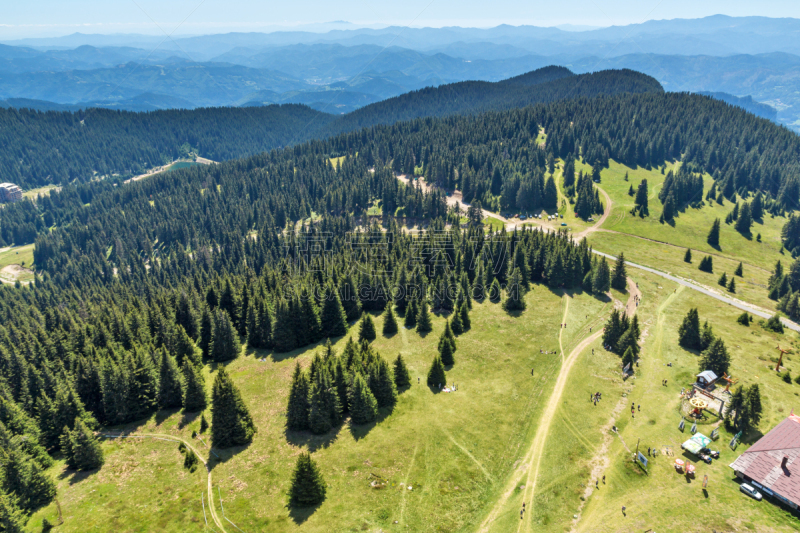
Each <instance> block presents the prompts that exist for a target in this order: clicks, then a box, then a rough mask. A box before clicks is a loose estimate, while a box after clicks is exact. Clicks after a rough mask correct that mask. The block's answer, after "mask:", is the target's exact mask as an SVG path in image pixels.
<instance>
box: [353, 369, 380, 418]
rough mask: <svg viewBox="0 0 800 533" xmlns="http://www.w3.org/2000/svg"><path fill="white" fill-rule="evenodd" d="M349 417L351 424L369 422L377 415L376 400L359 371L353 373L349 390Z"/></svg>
mask: <svg viewBox="0 0 800 533" xmlns="http://www.w3.org/2000/svg"><path fill="white" fill-rule="evenodd" d="M349 401H350V419H351V420H352V422H353V424H356V425H362V424H369V423H370V422H372V421H374V420H375V418H377V416H378V402H377V400H376V399H375V396H373V394H372V391H370V390H369V387H368V386H367V382H366V381H364V378H363V377H362V376H361V374H360V373H358V372H356V373H355V374H354V375H353V383H352V385H351V392H350V399H349Z"/></svg>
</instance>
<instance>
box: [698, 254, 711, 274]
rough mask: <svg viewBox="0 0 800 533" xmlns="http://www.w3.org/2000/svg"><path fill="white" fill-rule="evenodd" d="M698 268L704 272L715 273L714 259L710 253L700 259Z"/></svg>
mask: <svg viewBox="0 0 800 533" xmlns="http://www.w3.org/2000/svg"><path fill="white" fill-rule="evenodd" d="M697 268H698V269H700V270H702V271H703V272H708V273H713V272H714V260H713V259H712V258H711V256H710V255H707V256H705V257H704V258H702V259H701V260H700V265H699V266H698V267H697Z"/></svg>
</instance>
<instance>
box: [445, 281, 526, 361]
mask: <svg viewBox="0 0 800 533" xmlns="http://www.w3.org/2000/svg"><path fill="white" fill-rule="evenodd" d="M525 306H526V304H525V283H524V282H523V279H522V275H521V274H520V271H519V269H518V268H515V269H514V270H513V272H511V277H510V278H509V279H508V283H507V284H506V299H505V300H504V301H503V309H505V310H506V311H522V310H524V309H525ZM459 322H460V320H459ZM462 328H463V326H462ZM445 364H447V363H445Z"/></svg>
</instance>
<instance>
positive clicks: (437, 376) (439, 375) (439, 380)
mask: <svg viewBox="0 0 800 533" xmlns="http://www.w3.org/2000/svg"><path fill="white" fill-rule="evenodd" d="M427 383H428V386H429V387H432V388H436V389H438V388H439V387H440V386H441V385H444V384H445V383H447V378H446V377H445V373H444V364H443V363H442V358H441V357H440V356H439V355H437V356H436V357H434V358H433V362H432V363H431V368H430V369H429V370H428V380H427Z"/></svg>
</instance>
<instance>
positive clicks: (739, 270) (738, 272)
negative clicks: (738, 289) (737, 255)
mask: <svg viewBox="0 0 800 533" xmlns="http://www.w3.org/2000/svg"><path fill="white" fill-rule="evenodd" d="M733 275H734V276H739V277H740V278H741V277H744V267H743V266H742V263H739V266H737V267H736V270H734V271H733Z"/></svg>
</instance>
